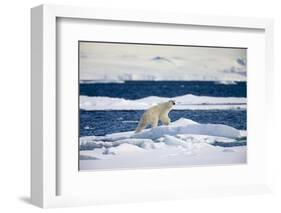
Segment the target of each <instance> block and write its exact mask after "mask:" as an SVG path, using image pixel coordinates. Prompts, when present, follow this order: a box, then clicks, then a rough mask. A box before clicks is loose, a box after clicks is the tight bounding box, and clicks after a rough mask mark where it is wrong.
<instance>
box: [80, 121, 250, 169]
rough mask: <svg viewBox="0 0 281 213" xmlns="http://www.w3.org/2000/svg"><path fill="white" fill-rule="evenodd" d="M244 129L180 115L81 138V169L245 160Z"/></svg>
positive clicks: (184, 164) (221, 162)
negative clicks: (136, 129)
mask: <svg viewBox="0 0 281 213" xmlns="http://www.w3.org/2000/svg"><path fill="white" fill-rule="evenodd" d="M241 140H246V131H241V130H237V129H235V128H232V127H230V126H226V125H220V124H200V123H197V122H194V121H192V120H189V119H185V118H181V119H179V120H177V121H175V122H172V123H171V124H170V125H169V126H158V127H156V128H153V129H152V128H150V129H146V130H144V131H142V132H141V133H137V134H135V133H134V132H133V131H129V132H119V133H114V134H108V135H105V136H87V137H81V138H80V169H112V168H136V167H151V166H152V167H153V166H154V167H158V166H187V165H206V164H226V163H245V162H246V146H245V145H238V146H233V147H221V146H216V145H215V144H216V143H220V144H221V143H224V144H231V143H233V144H234V143H237V141H241Z"/></svg>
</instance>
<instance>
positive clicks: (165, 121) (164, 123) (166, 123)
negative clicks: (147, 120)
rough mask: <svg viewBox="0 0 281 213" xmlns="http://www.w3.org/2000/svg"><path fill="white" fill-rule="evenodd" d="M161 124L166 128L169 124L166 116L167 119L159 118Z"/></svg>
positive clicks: (169, 121)
mask: <svg viewBox="0 0 281 213" xmlns="http://www.w3.org/2000/svg"><path fill="white" fill-rule="evenodd" d="M161 123H162V124H163V125H166V126H168V125H169V124H170V123H171V120H170V118H169V117H168V116H167V117H161Z"/></svg>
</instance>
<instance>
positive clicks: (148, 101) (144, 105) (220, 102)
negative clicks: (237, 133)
mask: <svg viewBox="0 0 281 213" xmlns="http://www.w3.org/2000/svg"><path fill="white" fill-rule="evenodd" d="M169 100H174V101H176V105H175V106H174V108H173V109H175V110H212V109H224V110H225V109H246V107H247V105H246V103H247V99H246V98H244V97H208V96H195V95H191V94H187V95H183V96H177V97H171V98H167V97H158V96H149V97H146V98H141V99H137V100H126V99H124V98H111V97H101V96H93V97H89V96H80V109H82V110H146V109H148V108H149V107H151V106H154V105H156V104H158V103H160V102H166V101H169Z"/></svg>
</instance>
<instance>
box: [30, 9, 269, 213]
mask: <svg viewBox="0 0 281 213" xmlns="http://www.w3.org/2000/svg"><path fill="white" fill-rule="evenodd" d="M59 18H64V19H69V20H71V19H79V20H100V21H116V22H118V23H119V24H120V25H122V23H123V22H124V23H128V22H131V23H152V24H154V25H155V26H156V25H159V26H160V25H161V26H165V27H167V28H169V27H170V28H171V29H170V30H173V29H172V28H173V26H200V27H207V28H213V29H215V28H218V29H227V30H228V31H230V32H231V31H232V30H235V29H238V30H239V29H242V30H258V31H260V32H262V34H263V37H262V41H264V42H265V44H263V45H264V49H263V50H264V52H263V53H262V54H264V58H263V60H264V66H265V67H264V69H263V68H261V71H260V75H261V76H264V77H265V78H262V77H261V78H258V80H257V83H259V82H261V83H264V84H265V87H262V86H261V88H260V92H262V93H263V94H264V95H265V96H264V97H263V98H261V100H260V101H263V102H264V103H263V105H262V107H261V108H266V109H267V110H268V111H270V109H271V108H272V105H273V100H272V95H271V93H270V91H271V90H272V87H273V85H272V82H273V81H272V79H273V21H272V20H271V19H257V18H241V17H216V16H202V15H187V14H172V13H171V14H166V13H165V14H164V13H163V14H160V13H151V12H145V11H121V10H112V9H96V8H84V7H74V6H54V5H41V6H38V7H35V8H32V10H31V26H32V29H31V43H32V45H31V57H32V63H31V65H32V66H31V73H32V76H31V78H32V79H31V80H32V88H31V89H32V91H31V96H32V103H31V112H32V117H31V123H32V125H31V130H32V134H31V136H32V137H31V139H32V140H31V201H32V203H33V204H34V205H37V206H40V207H43V208H47V207H59V206H76V205H92V204H100V203H116V202H139V201H144V200H150V201H151V200H166V199H183V198H188V197H198V196H214V195H218V196H222V195H233V194H236V195H241V194H253V193H264V192H270V180H271V173H270V170H269V169H268V168H270V166H269V163H270V161H269V160H268V156H266V152H265V151H263V149H265V148H266V147H267V146H268V143H269V142H270V139H272V138H270V136H269V135H270V132H271V131H273V130H272V128H271V125H272V124H271V123H272V122H271V119H272V116H273V115H272V114H270V113H269V114H264V117H263V118H264V121H263V123H264V124H265V125H266V131H265V133H264V137H263V139H264V141H265V143H264V144H263V145H262V146H261V147H260V148H257V149H259V150H257V151H256V152H259V154H258V155H257V156H262V158H261V159H260V161H261V162H262V166H260V168H255V170H249V168H247V167H243V168H240V167H239V168H238V167H235V166H233V167H231V168H230V167H228V168H225V167H220V168H217V167H216V168H212V167H209V168H208V169H206V170H205V171H201V170H202V169H197V168H196V170H197V171H196V170H195V169H193V170H192V171H189V173H186V171H187V170H189V169H190V168H177V169H172V168H170V169H154V170H145V169H144V170H133V171H132V170H129V171H126V170H125V171H121V172H118V171H117V172H116V171H115V173H114V174H115V175H117V176H118V177H119V178H120V180H121V179H126V177H128V180H129V178H131V179H132V178H136V179H137V178H140V177H143V178H144V179H145V180H146V178H148V177H150V178H152V179H151V181H152V182H153V181H155V180H156V179H158V178H159V177H165V176H167V175H169V174H171V173H173V174H175V175H169V176H168V178H169V180H170V181H171V184H166V183H165V181H166V180H167V179H165V178H164V179H163V182H162V183H159V184H158V185H157V187H155V188H153V187H152V188H151V191H146V190H147V189H148V188H146V187H145V186H144V185H142V186H141V187H142V188H143V190H142V189H141V187H137V186H134V183H129V184H128V185H127V186H126V185H125V184H124V183H125V182H126V180H123V182H122V181H121V183H122V184H121V187H120V186H119V188H118V187H117V188H116V189H115V191H114V192H106V193H103V194H102V189H97V191H98V190H100V191H99V192H100V193H101V194H95V195H94V194H91V193H90V194H88V193H85V194H83V193H84V191H81V193H79V194H75V193H73V194H72V193H69V194H61V193H59V188H60V187H59V184H62V183H61V181H63V179H61V178H60V175H59V174H60V171H61V169H62V168H61V167H62V166H61V164H59V163H58V159H60V156H59V155H60V153H59V152H58V149H59V147H58V145H57V143H56V142H57V139H58V132H57V116H58V114H57V106H58V99H57V88H58V86H59V85H58V84H59V83H60V82H59V81H58V79H57V73H56V70H57V69H58V65H57V52H56V51H57V45H58V44H57V33H58V32H57V27H58V26H57V21H58V19H59ZM253 76H254V75H251V74H250V75H249V78H253ZM258 87H259V85H258ZM255 88H257V87H254V86H253V87H252V89H251V90H250V91H252V92H254V90H255ZM255 100H256V99H253V100H252V102H254V101H255ZM265 102H266V104H265ZM260 110H262V109H260ZM259 112H261V111H259ZM253 113H254V112H253ZM249 118H252V117H249ZM257 129H259V128H258V127H257ZM252 134H255V133H253V132H252ZM253 138H255V137H254V135H253ZM251 147H252V149H255V146H251ZM254 152H255V151H254ZM267 154H268V153H267ZM223 169H226V170H228V171H229V172H237V173H239V172H240V171H242V170H243V172H245V174H246V173H251V172H252V171H253V173H254V175H257V174H259V175H260V176H261V177H260V178H259V177H257V178H256V180H253V181H252V184H251V183H250V181H249V180H250V178H252V177H253V174H249V176H247V178H246V179H248V181H245V182H243V180H241V181H237V182H235V181H233V184H229V183H228V182H224V183H222V184H217V185H212V186H211V185H210V186H208V185H204V184H203V185H200V181H198V182H197V183H196V182H193V183H192V185H193V186H194V187H190V185H176V184H172V182H176V179H177V178H178V176H179V175H183V177H184V175H187V174H189V175H190V174H191V173H190V172H192V173H194V175H193V178H195V179H196V177H198V180H202V177H199V175H200V174H202V175H206V174H208V173H207V172H212V171H214V172H216V171H217V172H220V171H221V170H223ZM247 170H248V171H247ZM77 172H78V171H77ZM69 174H70V173H69ZM109 174H110V173H109V172H108V171H99V173H95V172H94V173H92V174H90V173H83V176H84V178H86V179H84V180H87V181H89V177H90V175H91V177H93V176H94V175H96V176H99V179H98V180H99V181H102V180H106V179H107V178H108V177H107V176H108V175H109ZM112 174H113V173H111V175H112ZM70 175H71V174H70ZM239 175H240V174H237V176H239ZM251 175H252V176H251ZM85 176H86V177H85ZM87 176H88V177H87ZM242 176H243V175H242ZM153 178H154V179H153ZM233 179H234V177H233ZM69 180H70V183H71V181H74V180H75V178H73V179H72V177H69ZM124 181H125V182H124ZM178 181H179V182H180V183H183V182H181V181H182V179H180V180H178ZM75 184H76V183H75V182H73V185H75ZM165 184H166V185H165ZM92 185H93V187H94V186H95V183H93V184H92ZM162 186H166V187H165V189H163V188H161V187H162ZM68 187H70V186H69V185H68ZM134 187H135V188H134ZM71 190H72V189H70V190H69V191H71ZM73 190H74V191H75V190H76V189H75V187H73ZM89 190H92V189H91V187H89ZM122 190H123V191H122ZM120 193H122V196H120Z"/></svg>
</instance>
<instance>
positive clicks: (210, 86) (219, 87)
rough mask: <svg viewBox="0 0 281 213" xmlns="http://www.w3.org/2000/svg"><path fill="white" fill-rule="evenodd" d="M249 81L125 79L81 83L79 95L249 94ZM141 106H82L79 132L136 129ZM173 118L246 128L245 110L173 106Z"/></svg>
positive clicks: (235, 95) (243, 95) (216, 95)
mask: <svg viewBox="0 0 281 213" xmlns="http://www.w3.org/2000/svg"><path fill="white" fill-rule="evenodd" d="M246 88H247V87H246V83H245V82H237V83H236V84H233V85H232V84H231V85H225V84H218V83H217V82H212V81H157V82H155V81H128V82H125V83H86V84H85V83H81V84H80V95H85V96H107V97H118V98H124V99H130V100H135V99H139V98H144V97H148V96H160V97H176V96H181V95H186V94H193V95H198V96H212V97H246V94H247V91H246ZM142 113H143V111H142V110H112V111H102V110H99V111H84V110H80V136H81V137H82V136H90V135H105V134H110V133H114V132H123V131H130V130H134V129H135V128H136V126H137V122H138V120H139V119H140V117H141V115H142ZM169 116H170V118H171V120H172V121H175V120H177V119H179V118H182V117H184V118H188V119H192V120H194V121H196V122H199V123H212V124H226V125H229V126H232V127H235V128H237V129H241V130H242V129H243V130H245V129H246V126H247V125H246V123H247V122H246V119H247V111H246V110H172V111H171V112H170V114H169Z"/></svg>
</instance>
